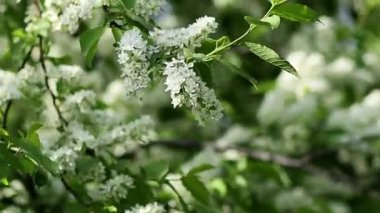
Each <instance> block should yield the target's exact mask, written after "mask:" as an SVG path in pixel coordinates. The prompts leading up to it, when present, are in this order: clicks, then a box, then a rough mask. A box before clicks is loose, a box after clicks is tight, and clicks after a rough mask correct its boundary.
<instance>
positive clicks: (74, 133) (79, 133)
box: [67, 121, 96, 149]
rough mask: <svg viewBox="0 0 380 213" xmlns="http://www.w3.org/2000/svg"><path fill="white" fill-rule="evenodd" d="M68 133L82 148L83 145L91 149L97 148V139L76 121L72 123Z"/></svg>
mask: <svg viewBox="0 0 380 213" xmlns="http://www.w3.org/2000/svg"><path fill="white" fill-rule="evenodd" d="M67 132H68V133H69V135H70V138H71V139H72V140H74V141H75V143H77V144H78V146H79V147H80V148H81V147H82V145H83V144H86V146H87V147H90V148H93V147H94V146H95V142H96V140H95V137H94V136H93V135H92V134H91V133H90V132H88V131H87V130H85V129H84V127H83V125H82V124H80V123H78V122H76V121H74V122H71V123H70V124H69V126H68V128H67ZM80 148H79V149H80Z"/></svg>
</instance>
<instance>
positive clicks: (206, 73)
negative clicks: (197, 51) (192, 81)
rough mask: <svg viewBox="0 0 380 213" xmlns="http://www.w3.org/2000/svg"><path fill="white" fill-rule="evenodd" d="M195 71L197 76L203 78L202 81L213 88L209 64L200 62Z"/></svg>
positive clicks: (195, 66)
mask: <svg viewBox="0 0 380 213" xmlns="http://www.w3.org/2000/svg"><path fill="white" fill-rule="evenodd" d="M194 69H195V71H196V72H197V74H198V75H199V76H200V77H201V79H202V80H203V81H204V82H205V83H206V84H207V85H208V86H210V87H211V86H212V83H213V81H212V71H211V69H210V67H209V66H208V64H206V63H204V62H199V63H196V64H195V65H194Z"/></svg>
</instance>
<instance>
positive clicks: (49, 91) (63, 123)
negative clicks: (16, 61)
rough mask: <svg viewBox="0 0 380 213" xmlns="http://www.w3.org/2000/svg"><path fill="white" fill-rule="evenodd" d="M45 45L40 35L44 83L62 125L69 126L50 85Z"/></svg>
mask: <svg viewBox="0 0 380 213" xmlns="http://www.w3.org/2000/svg"><path fill="white" fill-rule="evenodd" d="M43 48H44V46H43V38H42V37H41V36H40V37H39V49H40V64H41V67H42V70H43V72H44V83H45V87H46V89H47V91H48V93H49V95H50V97H51V99H52V101H53V106H54V109H55V111H56V112H57V115H58V118H59V120H60V121H61V126H62V127H63V126H67V124H68V122H67V120H66V119H65V118H64V117H63V115H62V112H61V110H60V109H59V106H58V96H56V95H55V94H54V92H53V90H52V89H51V87H50V85H49V76H48V73H47V68H46V63H45V54H44V49H43Z"/></svg>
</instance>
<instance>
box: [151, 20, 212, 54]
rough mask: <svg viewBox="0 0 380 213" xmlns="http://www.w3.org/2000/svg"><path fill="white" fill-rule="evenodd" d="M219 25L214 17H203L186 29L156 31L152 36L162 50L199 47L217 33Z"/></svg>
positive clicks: (152, 32)
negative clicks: (210, 35)
mask: <svg viewBox="0 0 380 213" xmlns="http://www.w3.org/2000/svg"><path fill="white" fill-rule="evenodd" d="M217 27H218V24H217V23H216V22H215V18H213V17H208V16H205V17H201V18H198V19H197V20H196V22H195V23H193V24H191V25H189V26H188V27H186V28H178V29H158V28H156V29H154V30H153V31H151V32H150V36H151V37H152V39H153V40H154V41H155V43H156V44H157V45H158V47H160V48H173V47H174V48H182V47H185V46H186V47H197V46H199V45H200V44H201V42H202V41H203V40H204V39H205V38H207V36H208V35H209V34H210V33H213V32H215V30H216V28H217Z"/></svg>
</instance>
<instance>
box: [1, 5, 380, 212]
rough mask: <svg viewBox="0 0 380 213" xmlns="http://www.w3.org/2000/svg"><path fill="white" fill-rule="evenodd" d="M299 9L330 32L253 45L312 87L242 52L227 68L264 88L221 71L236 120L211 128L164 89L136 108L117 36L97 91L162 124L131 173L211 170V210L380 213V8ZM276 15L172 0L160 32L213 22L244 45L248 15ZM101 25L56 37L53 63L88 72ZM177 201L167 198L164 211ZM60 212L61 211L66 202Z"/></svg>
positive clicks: (10, 19) (223, 95) (301, 30)
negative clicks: (207, 166)
mask: <svg viewBox="0 0 380 213" xmlns="http://www.w3.org/2000/svg"><path fill="white" fill-rule="evenodd" d="M1 1H2V2H0V55H1V58H0V67H2V68H3V69H10V70H15V69H16V68H17V67H18V66H20V63H22V62H21V61H20V60H19V59H20V55H23V54H25V52H26V50H25V49H24V48H23V47H22V46H11V45H13V43H10V42H9V41H8V39H9V38H7V36H6V35H9V32H10V31H12V32H13V30H14V29H17V28H23V27H24V18H25V10H26V3H25V2H21V3H20V4H17V5H16V4H14V2H13V1H14V0H1ZM299 2H301V3H303V4H306V5H308V6H310V7H311V8H313V9H314V10H316V11H317V12H318V13H319V14H320V15H321V18H320V21H319V22H316V23H313V24H298V23H292V22H285V21H284V22H283V23H282V24H281V26H280V28H278V29H276V30H275V31H267V30H265V29H259V30H256V31H255V32H253V33H251V34H250V35H249V37H247V39H246V40H247V41H260V42H261V43H264V44H268V46H271V47H273V49H276V50H278V51H279V52H280V53H281V54H282V55H283V56H286V57H287V58H288V59H289V60H290V62H291V63H292V64H293V65H294V66H295V67H296V68H297V69H298V70H299V72H300V75H301V79H296V78H293V77H292V76H290V75H289V74H287V73H284V72H281V70H279V69H277V68H275V67H273V66H271V65H269V64H267V63H265V62H263V61H262V60H260V59H259V58H258V57H256V56H254V55H253V54H252V53H250V52H249V51H248V50H247V49H244V48H241V47H238V48H233V49H232V50H230V51H228V52H227V53H225V54H224V56H223V60H228V61H229V62H231V63H232V64H234V65H236V67H238V68H239V71H238V72H242V73H245V74H247V75H249V76H251V77H252V78H254V79H255V81H256V82H257V83H256V87H255V86H254V85H252V84H251V83H250V82H249V81H247V80H246V79H245V78H242V77H241V75H239V74H237V73H236V72H235V70H234V68H232V69H228V68H226V67H224V66H219V65H218V64H214V66H213V67H212V69H211V75H212V81H211V82H210V84H211V85H210V86H211V87H213V88H214V89H215V91H216V93H217V95H218V97H219V99H220V100H221V101H222V103H223V106H224V109H225V117H224V118H223V120H222V121H221V122H219V123H213V124H208V125H207V126H205V127H201V126H199V125H198V124H197V122H196V121H194V120H193V119H192V117H191V115H190V114H189V113H188V112H187V111H186V110H181V109H173V108H172V106H171V105H170V100H169V97H168V96H167V95H166V94H164V92H163V91H164V88H163V85H162V84H157V85H156V86H155V87H154V88H152V89H151V91H149V92H148V94H146V96H145V97H143V98H142V100H141V101H140V100H126V99H125V97H124V94H123V91H120V90H121V89H120V86H118V85H119V83H120V80H118V78H119V75H120V71H119V67H118V65H117V63H116V61H115V53H114V50H113V47H112V44H113V42H114V41H113V39H112V36H111V34H110V32H108V34H106V35H105V36H104V37H103V38H102V40H101V42H100V46H99V48H98V52H97V55H96V59H95V67H94V69H88V70H87V71H86V72H87V73H88V75H89V76H91V82H88V84H89V85H92V86H93V87H94V88H95V89H96V90H97V91H99V92H100V93H103V94H104V97H105V99H106V100H108V101H109V102H110V103H117V104H114V105H113V107H115V108H116V109H118V110H119V111H121V112H123V113H124V114H126V115H128V116H131V117H134V116H136V115H140V114H150V115H153V116H154V117H155V118H156V120H157V121H159V125H158V129H157V132H158V133H159V138H160V141H159V142H157V145H152V146H148V147H145V148H144V149H143V150H141V152H139V153H138V154H136V155H134V156H132V159H133V162H134V163H133V165H132V167H138V166H139V165H145V164H147V163H149V162H152V161H160V160H166V161H168V162H170V168H171V172H173V173H175V172H176V171H178V170H186V169H188V168H191V167H192V166H193V165H197V164H201V163H205V162H206V163H211V164H212V165H214V166H215V169H213V170H212V171H210V172H207V173H205V174H204V175H203V176H202V178H203V180H204V181H205V183H206V186H207V188H208V190H209V191H210V193H211V195H212V202H211V204H210V206H212V208H211V207H210V209H218V211H216V212H233V213H239V212H332V213H346V212H347V213H348V212H379V211H380V179H379V178H380V90H379V89H380V88H379V85H380V84H379V83H380V37H379V36H380V28H379V24H378V20H379V18H380V1H379V0H302V1H299ZM5 5H7V9H6V10H5V9H4V8H5ZM269 6H270V4H269V2H267V1H266V0H191V1H190V0H171V1H170V3H169V4H168V5H167V6H166V7H165V8H163V14H165V15H161V16H159V17H157V21H158V23H159V25H162V26H169V27H174V26H184V25H187V24H189V23H192V22H193V20H194V19H196V18H197V17H200V16H204V15H209V16H214V17H216V19H217V21H218V23H219V29H218V32H217V35H228V36H229V37H230V38H236V37H238V36H239V35H241V33H242V32H244V31H245V29H247V27H248V24H247V23H246V22H245V21H244V16H245V15H250V16H254V17H261V16H262V14H263V13H265V11H266V10H267V9H268V7H269ZM98 22H99V19H97V17H94V18H93V20H90V21H87V22H85V23H83V24H82V26H81V27H80V30H79V32H78V33H77V34H74V35H73V36H70V35H65V34H62V33H60V34H56V35H54V41H55V42H54V44H53V47H52V50H51V54H52V55H55V56H56V57H61V56H64V55H69V56H70V58H71V62H72V63H75V64H81V65H83V67H85V66H84V63H83V60H82V58H81V55H80V47H79V42H77V41H76V40H77V37H78V35H79V34H80V32H81V31H83V30H85V29H87V28H88V27H90V26H96V25H97V23H98ZM215 37H217V36H215ZM157 88H160V89H157ZM31 106H33V103H30V104H28V105H25V103H22V104H21V103H20V104H19V103H17V102H16V104H15V108H13V109H12V112H11V114H10V129H11V130H12V131H14V132H16V131H17V130H18V129H25V128H26V126H28V124H29V123H28V120H30V119H31V118H32V117H33V115H34V111H36V110H37V111H38V110H40V109H33V107H31ZM41 137H43V134H42V136H41ZM46 140H47V139H46ZM0 172H1V171H0ZM42 191H43V190H42ZM183 191H184V192H183V193H185V194H186V192H185V190H183ZM0 194H1V193H0ZM2 196H3V197H4V196H5V195H2ZM1 198H2V197H1V196H0V199H1ZM166 199H168V197H167V196H166V195H165V194H164V193H163V195H162V201H166ZM189 199H191V198H189ZM40 202H45V201H40ZM49 202H53V203H54V202H56V203H55V204H54V205H56V207H55V208H58V209H59V208H60V207H59V205H60V204H59V201H49ZM52 205H53V204H52ZM54 205H53V206H54ZM62 208H64V207H62ZM210 209H208V208H206V207H204V206H199V212H213V211H211V210H210ZM52 211H53V210H52ZM67 212H70V209H68V210H67ZM214 212H215V211H214Z"/></svg>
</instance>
